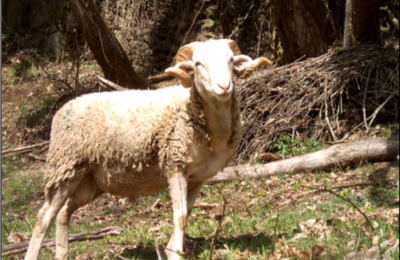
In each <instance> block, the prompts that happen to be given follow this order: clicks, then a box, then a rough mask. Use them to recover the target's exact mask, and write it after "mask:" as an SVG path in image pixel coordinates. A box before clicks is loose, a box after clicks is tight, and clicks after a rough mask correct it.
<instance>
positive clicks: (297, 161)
mask: <svg viewBox="0 0 400 260" xmlns="http://www.w3.org/2000/svg"><path fill="white" fill-rule="evenodd" d="M398 154H399V136H398V135H397V136H393V137H390V138H380V139H375V140H364V141H358V142H354V143H345V144H337V145H334V146H331V147H329V148H327V149H324V150H320V151H317V152H313V153H308V154H305V155H299V156H295V157H293V158H290V159H286V160H281V161H276V162H271V163H266V164H262V165H250V164H247V165H240V166H234V167H229V168H225V169H224V170H223V171H220V172H219V173H218V174H217V175H216V176H214V177H213V178H211V179H209V180H208V181H207V182H220V181H230V180H235V179H238V175H239V176H243V177H245V178H260V177H262V176H269V175H274V174H276V173H279V172H283V173H297V172H302V171H315V170H329V169H332V168H334V167H341V168H345V167H347V166H349V165H351V164H357V163H360V162H376V161H389V160H394V158H396V156H397V155H398Z"/></svg>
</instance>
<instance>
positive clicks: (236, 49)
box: [225, 39, 242, 56]
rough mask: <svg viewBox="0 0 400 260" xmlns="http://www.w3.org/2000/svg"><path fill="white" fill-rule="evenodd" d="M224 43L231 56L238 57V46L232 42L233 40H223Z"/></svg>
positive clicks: (239, 52)
mask: <svg viewBox="0 0 400 260" xmlns="http://www.w3.org/2000/svg"><path fill="white" fill-rule="evenodd" d="M225 41H226V43H227V44H228V45H229V47H230V48H231V50H232V52H233V55H235V56H236V55H240V54H242V52H241V51H240V48H239V45H238V44H237V43H236V42H235V41H234V40H229V39H228V40H225Z"/></svg>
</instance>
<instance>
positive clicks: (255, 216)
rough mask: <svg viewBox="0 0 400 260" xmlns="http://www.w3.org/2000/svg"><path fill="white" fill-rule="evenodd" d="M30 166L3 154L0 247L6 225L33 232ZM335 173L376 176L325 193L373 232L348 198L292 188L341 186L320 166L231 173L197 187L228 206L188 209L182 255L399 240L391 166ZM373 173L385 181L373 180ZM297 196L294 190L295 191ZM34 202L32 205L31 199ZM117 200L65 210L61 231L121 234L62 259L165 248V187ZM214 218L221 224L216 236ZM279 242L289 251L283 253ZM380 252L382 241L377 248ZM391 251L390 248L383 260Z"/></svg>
mask: <svg viewBox="0 0 400 260" xmlns="http://www.w3.org/2000/svg"><path fill="white" fill-rule="evenodd" d="M34 166H35V165H33V164H32V163H22V162H21V161H18V160H12V159H9V158H5V160H3V165H2V170H3V175H2V186H3V190H2V196H3V211H2V218H3V221H2V227H3V228H2V245H5V244H7V237H8V235H9V233H10V232H11V231H15V232H20V233H28V234H30V233H31V232H32V230H31V225H33V223H34V216H35V214H36V213H37V211H38V210H39V208H40V207H41V205H42V203H43V198H42V197H43V185H44V184H43V177H42V175H43V173H42V172H39V171H38V168H37V167H34ZM334 173H335V174H336V175H339V176H340V177H341V178H343V179H344V180H345V181H357V182H360V181H367V180H370V179H372V180H375V181H376V183H377V184H376V185H371V186H365V187H357V188H352V187H346V188H341V189H335V190H334V191H335V192H336V193H337V194H339V195H341V196H343V197H345V198H347V199H349V200H351V201H352V202H353V203H354V204H355V205H356V206H357V207H358V208H359V209H361V210H362V211H363V212H365V214H366V215H367V216H368V219H369V220H370V221H371V223H373V224H374V227H375V228H374V229H373V230H372V229H371V228H370V227H369V226H368V224H367V222H366V221H365V219H364V217H363V216H361V214H360V213H359V212H358V211H356V210H355V209H354V208H353V206H352V205H350V203H348V202H347V201H344V200H343V199H341V198H339V197H337V196H334V195H332V194H328V193H323V192H319V193H318V192H314V191H313V190H312V189H305V188H303V187H302V186H301V185H307V186H313V185H314V186H315V185H323V184H324V183H327V184H328V186H329V187H335V186H338V185H340V184H341V182H339V181H338V180H336V181H335V180H333V179H331V178H330V173H328V172H316V173H313V174H311V173H304V174H297V175H293V174H291V175H289V174H283V173H282V174H278V175H277V176H273V177H270V178H265V179H260V180H235V181H232V182H229V183H219V184H213V185H205V186H204V187H203V189H202V191H201V194H200V196H199V198H198V200H197V203H218V204H221V205H222V204H223V203H224V201H226V203H227V204H226V207H225V211H224V213H222V211H221V210H222V206H221V207H220V209H219V210H220V211H219V212H218V210H215V209H201V208H194V209H193V211H192V213H191V217H190V218H189V224H188V227H187V228H186V234H187V235H188V238H187V242H188V249H189V251H188V252H187V255H186V257H187V258H186V259H209V258H210V254H211V248H212V247H214V250H213V252H212V254H213V259H232V260H233V259H279V257H278V252H280V251H282V250H283V251H284V252H285V253H286V254H287V255H286V257H287V258H290V259H299V257H297V256H296V255H295V253H296V252H297V253H299V252H301V251H303V252H311V249H312V248H313V247H315V246H316V245H322V246H323V248H324V249H323V251H322V253H321V254H320V255H319V257H320V259H343V258H344V256H345V255H346V254H349V253H351V252H354V251H355V250H356V248H357V244H358V248H359V250H361V249H363V250H364V249H369V248H371V247H372V246H374V244H373V237H374V236H378V237H379V242H384V241H386V240H388V239H389V238H390V237H391V236H393V235H394V236H395V237H397V239H398V238H399V228H398V223H397V222H396V221H393V217H392V216H391V215H388V214H387V213H388V212H391V210H395V209H398V205H394V204H393V203H391V202H392V201H393V200H396V199H398V192H399V188H398V185H396V181H394V180H396V179H398V177H399V174H398V165H396V164H394V165H393V164H392V165H390V166H388V167H387V169H386V168H384V169H381V168H379V167H376V166H375V165H374V164H370V165H366V166H361V167H359V168H358V169H356V170H354V172H351V171H349V172H341V171H339V172H334ZM383 174H384V176H383ZM355 176H356V177H355ZM354 178H358V179H357V180H355V179H354ZM374 178H375V179H374ZM382 178H383V179H384V180H385V181H386V182H385V185H386V186H379V185H380V184H379V180H382ZM342 181H343V180H342ZM267 183H268V184H267ZM383 187H386V188H383ZM303 193H304V194H305V195H304V196H303V197H301V196H300V197H296V196H299V194H303ZM158 198H161V202H160V205H161V208H160V209H157V210H156V211H150V210H148V209H149V207H150V206H151V205H153V203H154V202H155V201H156V200H157V199H158ZM37 200H40V203H39V204H37V203H36V204H35V202H36V201H37ZM118 201H119V198H116V197H113V196H110V195H104V196H102V197H101V198H100V199H98V200H96V201H94V202H92V203H91V204H89V205H88V206H84V207H82V208H81V209H80V210H78V212H77V213H76V214H75V215H74V216H73V217H72V220H71V225H70V234H72V233H82V232H90V231H95V230H97V229H100V228H104V227H107V226H119V227H121V228H123V230H124V232H123V233H122V234H121V235H120V236H116V237H107V238H104V239H101V240H93V241H87V242H74V243H70V257H71V259H74V258H76V257H81V256H82V255H83V254H87V255H89V256H90V257H92V258H94V259H103V258H104V257H107V259H118V257H117V255H120V256H121V257H124V258H127V259H156V253H155V250H154V246H155V245H156V240H157V243H158V245H159V246H165V245H166V243H167V242H168V240H169V236H170V235H171V232H172V227H173V225H172V209H171V203H170V200H169V196H168V192H167V191H163V192H161V193H159V194H155V195H152V196H148V197H141V198H138V200H137V202H136V204H135V205H132V204H130V203H129V202H125V204H121V203H120V204H119V202H118ZM288 202H290V203H289V204H285V203H288ZM216 212H217V213H216ZM383 212H385V213H384V214H383ZM19 216H23V217H22V218H21V217H19ZM25 216H26V218H25ZM221 218H222V220H221ZM220 223H222V226H221V227H220V231H219V233H218V237H215V235H214V234H215V231H216V230H217V229H218V227H219V225H220ZM275 231H277V233H276V234H275ZM54 233H55V228H54V225H53V226H52V227H51V229H50V231H49V234H48V236H47V238H52V237H54ZM214 240H215V244H213V243H214ZM288 247H290V250H291V251H290V252H294V253H289V251H288V249H287V248H288ZM285 248H286V249H285ZM285 250H286V251H285ZM386 250H387V249H385V248H384V249H383V250H382V253H384V252H385V251H386ZM283 251H282V252H283ZM111 252H114V253H111ZM398 256H399V251H398V250H397V251H396V252H395V253H394V254H393V255H392V257H398ZM22 257H23V255H20V256H18V257H16V258H12V257H10V258H9V259H22ZM52 257H54V250H53V249H43V250H42V252H41V259H51V258H52Z"/></svg>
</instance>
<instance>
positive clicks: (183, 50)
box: [175, 42, 200, 64]
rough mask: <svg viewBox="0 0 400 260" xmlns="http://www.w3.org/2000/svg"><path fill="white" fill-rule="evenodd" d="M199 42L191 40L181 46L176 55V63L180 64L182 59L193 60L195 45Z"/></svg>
mask: <svg viewBox="0 0 400 260" xmlns="http://www.w3.org/2000/svg"><path fill="white" fill-rule="evenodd" d="M199 43H200V42H191V43H188V44H186V45H183V46H182V47H180V48H179V50H178V53H177V54H176V56H175V64H178V63H179V62H182V61H187V60H192V59H193V51H194V47H195V46H196V45H198V44H199Z"/></svg>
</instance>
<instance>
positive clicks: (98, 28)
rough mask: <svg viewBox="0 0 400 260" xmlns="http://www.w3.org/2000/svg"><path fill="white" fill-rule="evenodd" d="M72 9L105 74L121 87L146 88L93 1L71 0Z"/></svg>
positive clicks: (69, 0)
mask: <svg viewBox="0 0 400 260" xmlns="http://www.w3.org/2000/svg"><path fill="white" fill-rule="evenodd" d="M68 2H69V5H70V8H71V12H72V14H73V16H74V18H75V20H76V22H77V25H78V28H79V30H81V31H82V32H83V34H84V36H85V38H86V40H87V42H88V45H89V47H90V49H91V50H92V52H93V54H94V57H95V58H96V60H97V62H98V63H99V65H100V67H101V68H102V70H103V73H104V77H105V78H106V79H108V80H110V81H112V82H114V83H116V84H118V85H120V86H124V87H126V88H134V89H144V88H146V84H145V81H143V80H142V79H141V78H140V77H139V76H138V75H137V74H136V73H135V71H134V70H133V68H132V64H131V62H130V61H129V58H128V56H127V55H126V53H125V51H124V49H123V48H122V46H121V45H120V43H119V42H118V40H117V39H116V38H115V36H114V34H113V33H112V32H111V30H110V28H109V27H108V26H107V24H106V23H105V22H104V20H103V18H102V16H101V15H100V13H99V11H98V9H97V7H96V5H95V4H94V2H93V0H68Z"/></svg>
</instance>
